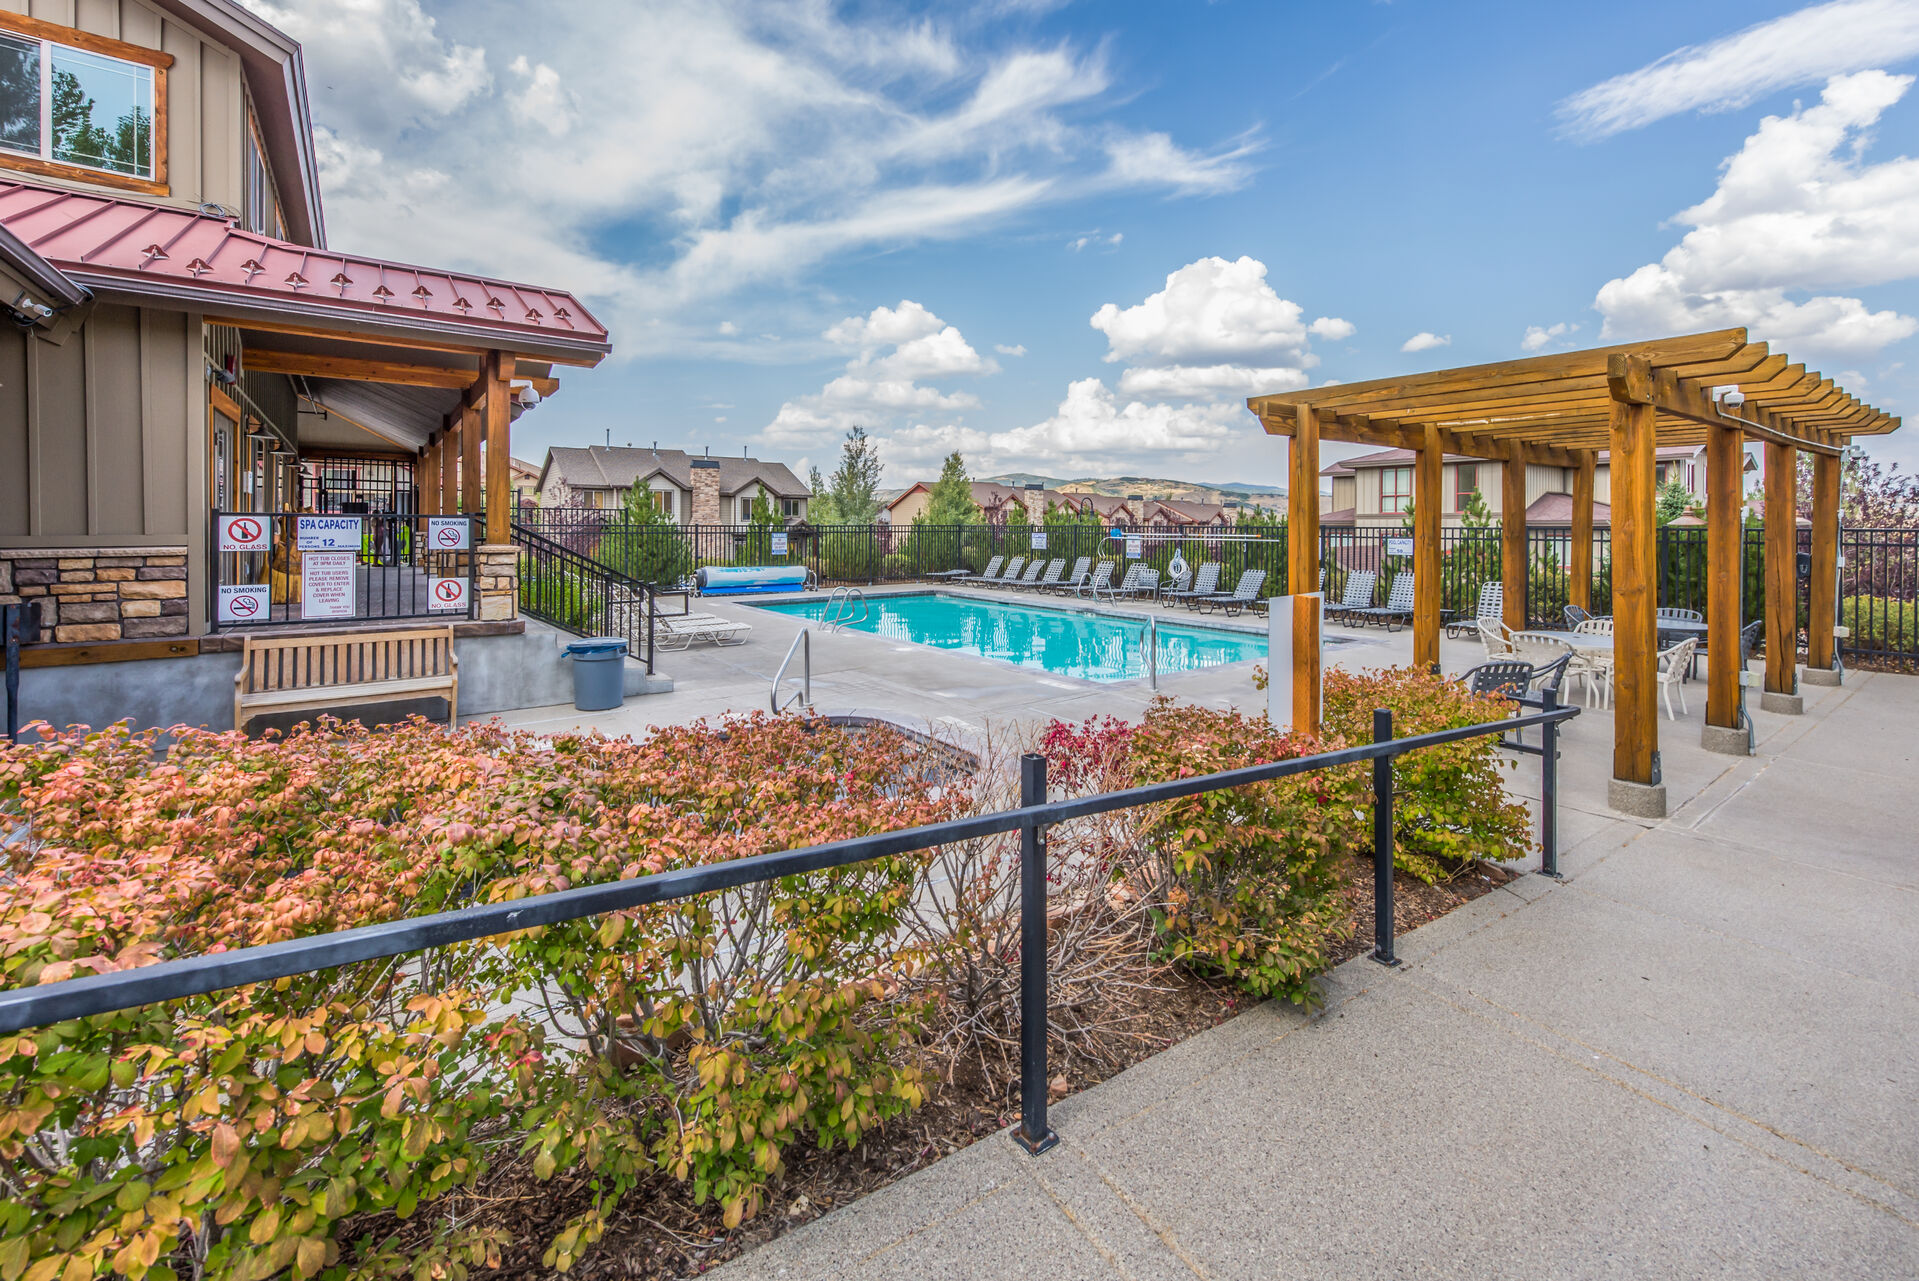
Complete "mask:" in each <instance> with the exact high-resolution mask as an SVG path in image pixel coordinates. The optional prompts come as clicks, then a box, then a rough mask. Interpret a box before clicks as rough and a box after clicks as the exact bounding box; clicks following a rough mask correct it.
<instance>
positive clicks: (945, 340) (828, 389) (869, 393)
mask: <svg viewBox="0 0 1919 1281" xmlns="http://www.w3.org/2000/svg"><path fill="white" fill-rule="evenodd" d="M822 337H824V338H825V339H826V340H827V341H828V342H830V343H833V344H835V345H836V346H839V347H844V348H850V349H852V350H853V352H854V354H853V357H852V359H850V360H848V361H847V362H846V372H845V373H843V374H840V375H839V376H838V377H836V378H833V379H832V380H830V381H829V382H828V383H827V384H826V385H825V386H824V387H822V388H821V389H820V391H819V393H818V394H817V395H811V396H799V397H795V398H794V399H792V400H789V401H787V402H786V403H785V404H783V405H781V406H780V408H779V412H778V413H777V414H775V415H774V418H773V421H772V422H771V423H769V424H768V425H767V428H766V431H765V432H764V433H763V435H764V438H765V439H766V440H767V442H768V443H770V444H775V445H794V444H825V443H828V442H829V441H830V440H831V439H832V438H833V437H836V436H838V435H840V434H841V433H843V432H845V431H846V430H847V429H848V428H850V427H852V426H853V425H854V424H855V423H857V424H859V425H861V426H864V427H867V428H868V429H870V430H873V431H874V434H875V436H876V437H883V436H884V434H885V432H886V431H887V429H888V428H890V427H892V426H894V425H896V424H897V423H898V421H899V419H900V416H901V415H918V414H925V413H931V412H943V413H955V412H957V411H959V410H964V409H972V408H977V407H978V405H979V398H978V397H977V396H974V395H972V394H971V393H970V392H947V391H941V390H940V389H939V388H937V387H929V386H924V385H922V384H921V382H920V381H919V380H920V379H929V378H940V379H943V378H952V377H960V376H971V375H981V374H994V373H998V372H999V365H998V364H997V363H996V362H995V361H993V360H992V359H990V358H988V357H984V356H981V355H980V354H979V352H978V351H976V350H975V349H974V348H973V345H972V344H971V343H969V342H967V341H966V339H965V337H964V336H963V335H962V334H961V333H960V331H959V330H958V329H956V328H955V327H953V326H952V325H949V324H947V323H946V322H945V321H943V320H941V319H940V318H939V317H938V316H936V315H934V314H933V313H932V312H931V311H930V310H928V309H927V308H926V307H925V306H924V305H923V304H921V303H918V302H914V301H913V300H912V299H910V298H908V299H902V300H901V301H900V304H899V306H897V307H875V308H874V309H873V310H872V311H871V312H869V313H867V314H866V315H864V316H848V317H846V318H845V319H844V320H841V321H839V322H838V323H836V324H834V325H833V326H831V327H830V328H828V329H827V331H826V332H825V333H824V334H823V335H822Z"/></svg>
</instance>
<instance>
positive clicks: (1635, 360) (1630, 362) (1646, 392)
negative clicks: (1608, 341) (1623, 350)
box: [1606, 354, 1654, 405]
mask: <svg viewBox="0 0 1919 1281" xmlns="http://www.w3.org/2000/svg"><path fill="white" fill-rule="evenodd" d="M1606 385H1607V388H1608V390H1609V391H1610V392H1611V393H1612V399H1613V400H1615V401H1617V402H1618V403H1620V404H1622V405H1650V404H1652V403H1653V385H1654V384H1653V372H1652V362H1650V361H1648V360H1647V359H1646V358H1645V357H1644V356H1632V355H1623V354H1621V355H1613V356H1608V357H1607V358H1606Z"/></svg>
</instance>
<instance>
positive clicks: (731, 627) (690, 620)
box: [653, 614, 753, 649]
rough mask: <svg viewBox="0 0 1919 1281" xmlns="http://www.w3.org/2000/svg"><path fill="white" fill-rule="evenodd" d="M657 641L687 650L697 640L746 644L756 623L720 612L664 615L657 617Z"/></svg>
mask: <svg viewBox="0 0 1919 1281" xmlns="http://www.w3.org/2000/svg"><path fill="white" fill-rule="evenodd" d="M654 621H655V624H656V626H655V629H654V632H653V644H654V646H655V647H656V648H658V649H685V648H686V647H687V646H689V645H691V644H692V643H693V642H694V641H711V642H712V643H713V644H715V645H744V644H746V640H747V636H748V635H749V634H750V633H751V632H752V630H753V624H751V623H740V622H735V621H734V620H733V619H730V618H721V617H720V616H719V615H718V614H662V615H660V616H659V617H658V618H656V619H655V620H654Z"/></svg>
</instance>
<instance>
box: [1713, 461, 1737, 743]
mask: <svg viewBox="0 0 1919 1281" xmlns="http://www.w3.org/2000/svg"><path fill="white" fill-rule="evenodd" d="M1745 462H1746V450H1745V437H1744V435H1743V434H1742V433H1741V432H1740V430H1739V428H1738V426H1737V425H1736V424H1732V423H1728V424H1726V425H1725V426H1722V427H1715V428H1713V429H1712V435H1711V436H1709V437H1708V438H1707V440H1706V724H1708V725H1716V726H1718V727H1720V728H1721V729H1738V728H1739V677H1740V661H1739V628H1740V625H1741V622H1742V621H1743V620H1742V619H1741V618H1740V616H1739V615H1740V592H1741V590H1742V586H1743V584H1744V582H1745V574H1744V573H1743V572H1742V571H1743V568H1744V563H1743V561H1744V557H1743V554H1742V553H1743V545H1744V542H1745V537H1744V534H1745V521H1746V512H1745V503H1744V501H1743V499H1744V497H1745V483H1746V481H1745V474H1744V473H1745Z"/></svg>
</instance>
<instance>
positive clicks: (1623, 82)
mask: <svg viewBox="0 0 1919 1281" xmlns="http://www.w3.org/2000/svg"><path fill="white" fill-rule="evenodd" d="M1915 54H1919V5H1915V4H1913V3H1912V0H1832V3H1829V4H1817V5H1811V6H1808V7H1807V8H1804V9H1800V10H1797V11H1796V12H1793V13H1789V14H1786V15H1784V16H1783V17H1779V18H1774V19H1771V20H1770V21H1767V22H1761V23H1759V24H1757V25H1756V26H1751V27H1747V28H1746V29H1745V30H1744V31H1740V32H1738V33H1736V34H1734V35H1730V36H1725V37H1723V38H1721V39H1718V40H1714V41H1711V42H1709V43H1707V44H1700V45H1689V46H1687V47H1685V48H1683V49H1676V50H1674V51H1673V52H1671V53H1669V54H1667V55H1666V56H1664V57H1663V58H1660V59H1659V60H1658V61H1656V62H1652V63H1649V64H1648V65H1646V66H1644V67H1641V68H1640V69H1639V70H1637V71H1632V72H1628V73H1627V74H1625V75H1620V76H1614V77H1613V78H1612V79H1610V80H1606V81H1602V82H1601V83H1599V84H1596V85H1594V86H1592V87H1591V88H1590V89H1585V90H1582V91H1580V92H1579V93H1576V94H1574V95H1573V96H1572V97H1570V98H1567V99H1566V100H1565V101H1564V102H1562V103H1560V104H1559V115H1560V119H1561V121H1562V127H1563V129H1564V131H1565V132H1566V133H1568V134H1570V135H1573V136H1575V137H1581V138H1603V137H1606V136H1608V135H1610V134H1615V133H1619V132H1621V131H1623V130H1627V129H1637V128H1640V127H1641V126H1643V125H1648V124H1651V123H1652V122H1653V121H1655V120H1662V119H1664V118H1665V117H1667V116H1671V115H1677V114H1678V113H1680V112H1682V111H1695V110H1697V111H1729V110H1733V109H1736V108H1739V107H1744V106H1748V105H1750V104H1751V103H1754V102H1757V101H1758V100H1759V99H1761V98H1763V97H1765V96H1767V95H1768V94H1771V93H1774V92H1777V91H1778V90H1780V89H1787V88H1792V87H1793V86H1796V85H1809V84H1817V83H1819V82H1820V81H1821V80H1824V79H1826V78H1827V77H1828V76H1833V75H1838V74H1840V73H1843V72H1848V71H1861V70H1864V69H1866V68H1869V67H1886V66H1891V65H1893V64H1896V63H1898V62H1901V61H1903V60H1904V59H1907V58H1910V57H1912V56H1913V55H1915Z"/></svg>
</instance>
